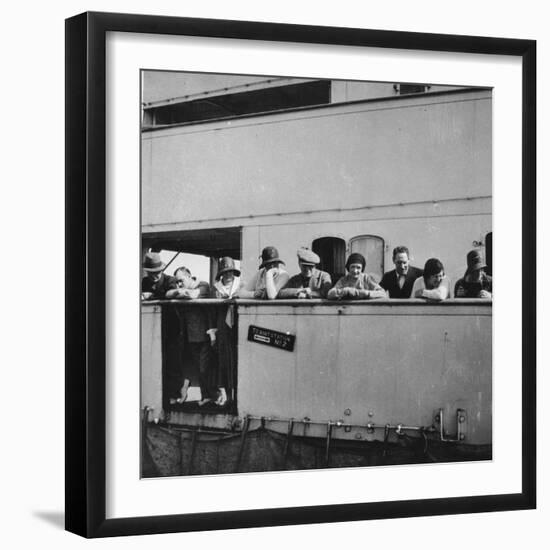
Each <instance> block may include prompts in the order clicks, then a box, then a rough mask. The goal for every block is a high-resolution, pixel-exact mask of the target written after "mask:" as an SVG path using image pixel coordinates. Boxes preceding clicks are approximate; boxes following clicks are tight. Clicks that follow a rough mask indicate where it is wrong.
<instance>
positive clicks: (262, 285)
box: [239, 246, 289, 300]
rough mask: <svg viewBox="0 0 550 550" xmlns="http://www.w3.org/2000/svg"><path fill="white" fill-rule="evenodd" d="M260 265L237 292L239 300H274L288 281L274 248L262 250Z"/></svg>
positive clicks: (268, 247)
mask: <svg viewBox="0 0 550 550" xmlns="http://www.w3.org/2000/svg"><path fill="white" fill-rule="evenodd" d="M260 258H261V260H262V263H261V264H260V267H259V268H258V271H257V272H256V274H255V275H254V277H252V279H250V281H249V282H248V283H247V284H246V285H245V287H244V288H243V289H242V290H241V291H240V292H239V297H240V298H256V299H258V300H274V299H275V298H277V294H279V290H281V288H283V287H284V286H285V285H286V284H287V282H288V279H289V275H288V273H287V271H286V269H285V268H284V267H282V266H284V265H285V263H284V262H283V260H281V258H279V252H278V251H277V249H276V248H275V247H274V246H266V247H265V248H264V249H263V250H262V255H261V257H260Z"/></svg>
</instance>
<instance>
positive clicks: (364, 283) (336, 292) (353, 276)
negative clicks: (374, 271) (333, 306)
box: [327, 252, 387, 300]
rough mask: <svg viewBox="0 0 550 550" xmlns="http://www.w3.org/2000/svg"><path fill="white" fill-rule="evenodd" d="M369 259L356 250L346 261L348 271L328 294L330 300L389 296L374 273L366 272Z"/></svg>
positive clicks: (369, 298)
mask: <svg viewBox="0 0 550 550" xmlns="http://www.w3.org/2000/svg"><path fill="white" fill-rule="evenodd" d="M366 265H367V261H366V260H365V257H364V256H363V255H362V254H359V253H358V252H354V253H353V254H350V255H349V257H348V259H347V261H346V269H347V271H348V273H347V274H346V275H344V276H343V277H341V278H340V279H339V280H338V282H337V283H336V284H335V285H334V288H331V289H330V290H329V292H328V294H327V298H328V299H329V300H373V299H375V298H387V294H386V291H385V290H384V289H383V288H382V287H381V286H380V285H379V284H378V283H377V282H376V281H375V279H374V277H373V276H372V275H369V274H368V273H364V271H365V266H366Z"/></svg>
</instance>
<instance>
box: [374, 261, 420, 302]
mask: <svg viewBox="0 0 550 550" xmlns="http://www.w3.org/2000/svg"><path fill="white" fill-rule="evenodd" d="M423 274H424V270H422V269H419V268H418V267H413V266H412V265H410V266H409V270H408V271H407V274H406V275H405V284H404V285H403V288H399V285H398V284H397V273H396V271H395V269H393V270H392V271H388V272H386V273H384V276H383V277H382V280H381V281H380V286H381V287H382V288H383V289H385V290H387V291H388V293H389V295H390V298H410V297H411V292H412V288H413V285H414V282H415V281H416V279H418V277H422V275H423Z"/></svg>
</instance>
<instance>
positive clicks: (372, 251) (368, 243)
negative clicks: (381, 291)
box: [350, 235, 384, 281]
mask: <svg viewBox="0 0 550 550" xmlns="http://www.w3.org/2000/svg"><path fill="white" fill-rule="evenodd" d="M351 252H359V253H360V254H363V256H365V258H366V260H367V266H366V268H365V271H366V272H367V273H370V274H371V275H374V277H375V278H376V279H377V280H378V281H380V279H382V275H384V239H382V237H377V236H375V235H360V236H357V237H353V239H351V241H350V253H351Z"/></svg>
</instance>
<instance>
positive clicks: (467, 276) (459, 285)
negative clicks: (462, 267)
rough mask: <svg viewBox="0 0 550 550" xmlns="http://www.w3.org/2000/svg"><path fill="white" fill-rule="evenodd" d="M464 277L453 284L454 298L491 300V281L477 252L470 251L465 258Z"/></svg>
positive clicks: (479, 253)
mask: <svg viewBox="0 0 550 550" xmlns="http://www.w3.org/2000/svg"><path fill="white" fill-rule="evenodd" d="M466 264H467V266H468V267H467V269H466V273H464V277H462V279H459V280H458V281H457V282H456V284H455V298H492V296H493V279H492V278H491V277H490V276H489V275H487V273H485V269H486V268H487V266H486V265H485V262H484V261H483V259H482V257H481V252H480V251H479V250H470V252H468V254H467V256H466Z"/></svg>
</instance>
